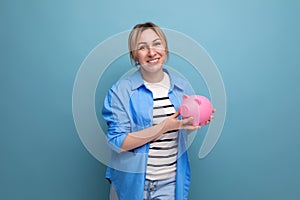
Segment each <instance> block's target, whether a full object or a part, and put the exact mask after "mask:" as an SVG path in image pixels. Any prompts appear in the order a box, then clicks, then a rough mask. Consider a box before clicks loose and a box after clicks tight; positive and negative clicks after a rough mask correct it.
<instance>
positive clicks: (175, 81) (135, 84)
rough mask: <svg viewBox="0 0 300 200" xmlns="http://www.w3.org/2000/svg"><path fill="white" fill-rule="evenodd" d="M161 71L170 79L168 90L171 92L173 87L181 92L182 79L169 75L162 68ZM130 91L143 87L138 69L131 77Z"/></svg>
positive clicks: (166, 70)
mask: <svg viewBox="0 0 300 200" xmlns="http://www.w3.org/2000/svg"><path fill="white" fill-rule="evenodd" d="M163 71H164V72H166V73H167V74H168V75H169V77H170V90H173V89H174V87H177V88H179V89H180V90H183V88H184V82H183V79H182V78H179V77H178V76H176V75H174V74H173V73H171V72H170V71H169V70H168V69H166V68H163ZM130 79H131V83H132V86H131V89H132V90H136V89H137V88H139V87H141V86H144V80H143V77H142V74H141V71H140V69H138V70H137V71H136V72H134V73H133V74H132V75H131V77H130Z"/></svg>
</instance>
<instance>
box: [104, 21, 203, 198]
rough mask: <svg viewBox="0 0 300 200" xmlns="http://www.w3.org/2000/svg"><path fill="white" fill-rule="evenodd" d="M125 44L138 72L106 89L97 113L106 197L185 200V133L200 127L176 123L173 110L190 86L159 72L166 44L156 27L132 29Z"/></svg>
mask: <svg viewBox="0 0 300 200" xmlns="http://www.w3.org/2000/svg"><path fill="white" fill-rule="evenodd" d="M128 46H129V51H130V58H131V60H132V61H133V62H135V63H136V65H137V66H139V67H138V70H137V71H136V72H135V73H134V74H133V75H131V76H129V77H126V78H123V79H121V80H119V81H118V82H117V83H116V84H114V85H113V86H112V88H111V89H110V90H109V92H108V94H107V96H106V98H105V101H104V106H103V112H102V114H103V117H104V119H105V120H106V122H107V125H108V134H107V138H108V144H109V145H110V147H111V148H112V149H113V151H112V155H111V160H110V164H109V167H108V168H107V173H106V177H107V179H108V180H109V181H110V182H111V199H119V200H141V199H162V200H167V199H178V200H184V199H188V190H189V183H190V168H189V161H188V155H187V151H186V150H187V134H188V131H193V130H196V129H198V128H200V127H199V126H193V125H191V123H192V121H193V119H192V118H188V119H183V120H181V119H178V117H179V113H178V112H177V111H176V110H177V109H178V107H179V105H180V104H181V101H182V95H183V94H187V95H192V94H193V90H192V87H191V85H190V84H189V83H188V82H187V81H186V80H185V79H183V78H181V77H178V76H176V75H175V74H173V73H171V72H170V71H168V70H167V69H164V68H163V64H164V62H165V60H166V58H167V57H168V56H169V52H168V44H167V40H166V37H165V35H164V33H163V31H162V30H161V29H160V28H159V27H158V26H157V25H155V24H153V23H151V22H148V23H144V24H138V25H136V26H135V27H134V28H133V29H132V31H131V33H130V35H129V39H128Z"/></svg>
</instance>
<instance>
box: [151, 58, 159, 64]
mask: <svg viewBox="0 0 300 200" xmlns="http://www.w3.org/2000/svg"><path fill="white" fill-rule="evenodd" d="M157 61H158V58H157V59H155V60H149V62H150V63H154V62H157Z"/></svg>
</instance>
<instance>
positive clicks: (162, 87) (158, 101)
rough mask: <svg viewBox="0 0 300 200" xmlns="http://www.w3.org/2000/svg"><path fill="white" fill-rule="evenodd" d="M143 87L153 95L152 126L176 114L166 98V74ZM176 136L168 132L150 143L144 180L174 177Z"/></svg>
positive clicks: (167, 83) (175, 133)
mask: <svg viewBox="0 0 300 200" xmlns="http://www.w3.org/2000/svg"><path fill="white" fill-rule="evenodd" d="M145 85H146V87H147V88H149V89H150V90H151V91H152V93H153V102H154V104H153V125H156V124H159V123H161V122H162V121H163V120H164V119H166V118H167V117H169V116H170V115H172V114H174V113H175V112H176V110H175V108H174V106H173V104H172V103H171V101H170V99H169V97H168V92H169V88H170V78H169V76H168V74H167V73H164V78H163V80H162V81H161V82H159V83H147V82H145ZM177 136H178V131H169V132H166V133H164V134H163V135H162V136H160V137H159V138H157V139H156V140H155V141H152V142H150V149H149V155H148V163H147V171H146V179H149V180H162V179H167V178H171V177H174V176H175V174H176V163H177Z"/></svg>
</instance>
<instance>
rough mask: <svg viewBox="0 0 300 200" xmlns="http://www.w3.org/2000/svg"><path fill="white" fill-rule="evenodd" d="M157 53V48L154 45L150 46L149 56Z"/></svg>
mask: <svg viewBox="0 0 300 200" xmlns="http://www.w3.org/2000/svg"><path fill="white" fill-rule="evenodd" d="M155 54H156V51H155V49H154V48H152V47H150V48H149V49H148V56H149V57H153V56H155Z"/></svg>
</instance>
